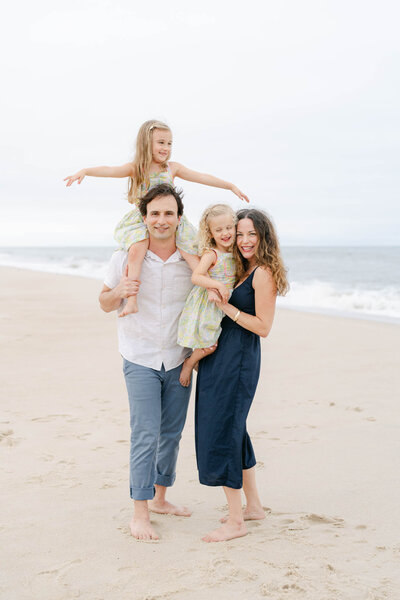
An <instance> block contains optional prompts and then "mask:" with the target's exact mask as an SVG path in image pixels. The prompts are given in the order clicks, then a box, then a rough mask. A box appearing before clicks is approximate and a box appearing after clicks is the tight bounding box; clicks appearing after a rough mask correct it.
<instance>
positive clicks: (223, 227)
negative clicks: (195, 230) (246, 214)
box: [208, 214, 235, 252]
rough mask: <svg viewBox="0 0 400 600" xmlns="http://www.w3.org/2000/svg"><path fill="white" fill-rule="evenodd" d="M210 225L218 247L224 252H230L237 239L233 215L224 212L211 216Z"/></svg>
mask: <svg viewBox="0 0 400 600" xmlns="http://www.w3.org/2000/svg"><path fill="white" fill-rule="evenodd" d="M208 226H209V228H210V232H211V236H212V237H213V239H214V242H215V245H216V246H217V248H218V249H219V250H221V251H222V252H228V251H229V250H230V248H231V247H232V244H233V242H234V241H235V223H234V221H233V218H232V215H229V214H222V215H218V216H217V217H211V218H210V221H209V224H208Z"/></svg>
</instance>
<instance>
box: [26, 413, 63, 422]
mask: <svg viewBox="0 0 400 600" xmlns="http://www.w3.org/2000/svg"><path fill="white" fill-rule="evenodd" d="M71 418H73V417H72V415H63V414H57V415H45V416H44V417H35V418H34V419H31V421H34V422H36V423H48V422H49V421H54V419H71Z"/></svg>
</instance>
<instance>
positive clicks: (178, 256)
mask: <svg viewBox="0 0 400 600" xmlns="http://www.w3.org/2000/svg"><path fill="white" fill-rule="evenodd" d="M146 257H147V258H150V259H151V260H155V261H156V262H161V263H163V264H164V265H166V264H167V263H174V262H179V261H180V260H183V259H182V256H181V253H180V252H179V250H178V248H177V249H176V250H175V252H174V253H173V254H171V256H170V257H169V258H167V260H163V259H162V258H160V257H159V256H158V255H157V254H154V252H152V251H151V250H147V252H146Z"/></svg>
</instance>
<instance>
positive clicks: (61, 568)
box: [37, 558, 82, 577]
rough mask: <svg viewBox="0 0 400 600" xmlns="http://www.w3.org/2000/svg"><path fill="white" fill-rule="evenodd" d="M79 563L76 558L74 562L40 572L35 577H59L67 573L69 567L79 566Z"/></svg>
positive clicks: (79, 560) (78, 559)
mask: <svg viewBox="0 0 400 600" xmlns="http://www.w3.org/2000/svg"><path fill="white" fill-rule="evenodd" d="M81 562H82V560H81V559H80V558H77V559H75V560H71V561H69V562H66V563H63V564H62V565H60V566H58V567H53V568H50V569H47V570H46V571H40V572H39V573H37V575H55V576H56V577H60V576H62V575H64V574H65V573H66V572H67V571H69V569H71V567H73V566H74V565H79V564H80V563H81Z"/></svg>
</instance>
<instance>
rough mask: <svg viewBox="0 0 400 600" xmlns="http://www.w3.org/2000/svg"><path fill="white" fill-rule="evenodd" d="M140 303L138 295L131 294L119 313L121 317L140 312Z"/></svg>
mask: <svg viewBox="0 0 400 600" xmlns="http://www.w3.org/2000/svg"><path fill="white" fill-rule="evenodd" d="M138 310H139V309H138V305H137V299H136V296H129V298H128V299H127V301H126V304H125V306H124V308H123V310H122V312H121V313H119V315H118V316H119V317H126V315H133V314H134V313H137V312H138Z"/></svg>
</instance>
